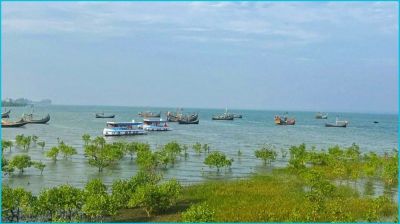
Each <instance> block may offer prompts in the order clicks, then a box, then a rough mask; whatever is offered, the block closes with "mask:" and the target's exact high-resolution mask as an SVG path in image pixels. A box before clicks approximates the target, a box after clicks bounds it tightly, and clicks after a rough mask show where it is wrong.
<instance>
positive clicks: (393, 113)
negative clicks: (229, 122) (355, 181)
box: [41, 104, 398, 115]
mask: <svg viewBox="0 0 400 224" xmlns="http://www.w3.org/2000/svg"><path fill="white" fill-rule="evenodd" d="M41 106H66V107H68V106H76V107H123V108H143V109H144V110H151V109H154V110H158V109H167V110H176V109H177V108H182V109H183V110H186V111H187V110H224V111H225V107H223V108H222V107H221V108H212V107H174V106H141V105H138V106H128V105H95V104H89V105H83V104H51V105H41ZM228 111H265V112H278V113H283V112H291V113H295V112H296V113H297V112H300V113H317V112H324V113H331V114H341V113H342V114H371V115H398V112H368V111H367V112H356V111H323V110H315V111H313V110H296V109H293V110H290V109H283V110H282V109H241V108H229V107H228Z"/></svg>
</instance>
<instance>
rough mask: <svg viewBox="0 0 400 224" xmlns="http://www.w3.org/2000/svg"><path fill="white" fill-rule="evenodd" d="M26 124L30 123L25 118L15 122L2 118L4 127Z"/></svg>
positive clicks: (16, 126)
mask: <svg viewBox="0 0 400 224" xmlns="http://www.w3.org/2000/svg"><path fill="white" fill-rule="evenodd" d="M26 124H28V122H26V121H24V119H21V120H19V121H15V122H12V121H5V120H1V127H2V128H18V127H22V126H24V125H26Z"/></svg>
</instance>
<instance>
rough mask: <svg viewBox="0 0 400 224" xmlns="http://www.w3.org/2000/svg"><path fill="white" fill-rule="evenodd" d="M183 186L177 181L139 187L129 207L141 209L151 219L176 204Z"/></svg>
mask: <svg viewBox="0 0 400 224" xmlns="http://www.w3.org/2000/svg"><path fill="white" fill-rule="evenodd" d="M181 189H182V186H181V185H180V184H179V183H178V182H177V181H176V180H169V181H167V182H166V183H164V184H161V185H155V184H146V185H143V186H139V187H138V188H137V189H136V191H135V192H134V193H133V195H132V196H131V198H130V200H129V202H128V206H129V207H131V208H133V207H140V208H142V209H143V210H144V211H145V212H146V213H147V216H148V217H150V216H151V215H152V214H153V213H154V212H159V211H164V210H166V209H168V208H170V207H171V206H173V205H175V204H176V200H177V198H178V196H179V194H180V192H181Z"/></svg>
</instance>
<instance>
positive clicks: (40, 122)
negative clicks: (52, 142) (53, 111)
mask: <svg viewBox="0 0 400 224" xmlns="http://www.w3.org/2000/svg"><path fill="white" fill-rule="evenodd" d="M23 120H24V121H25V122H27V123H28V124H46V123H47V122H49V121H50V115H49V114H47V116H46V117H44V118H43V119H40V120H33V119H25V118H24V119H23Z"/></svg>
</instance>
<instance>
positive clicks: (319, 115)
mask: <svg viewBox="0 0 400 224" xmlns="http://www.w3.org/2000/svg"><path fill="white" fill-rule="evenodd" d="M315 119H328V114H327V113H321V112H318V113H316V114H315Z"/></svg>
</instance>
